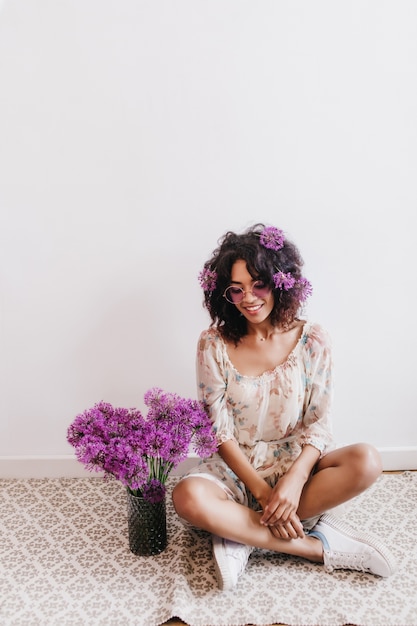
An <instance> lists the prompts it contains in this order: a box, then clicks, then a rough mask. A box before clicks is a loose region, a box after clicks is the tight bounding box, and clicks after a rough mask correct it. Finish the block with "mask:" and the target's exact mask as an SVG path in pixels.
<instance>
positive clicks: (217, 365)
mask: <svg viewBox="0 0 417 626" xmlns="http://www.w3.org/2000/svg"><path fill="white" fill-rule="evenodd" d="M331 374H332V357H331V344H330V338H329V335H328V334H327V332H326V331H325V330H324V329H323V328H322V327H321V326H319V325H318V324H313V323H310V322H305V324H304V327H303V329H302V333H301V337H300V339H299V340H298V342H297V344H296V346H295V348H294V349H293V350H292V352H291V353H290V354H289V356H288V357H287V359H286V360H285V362H284V363H282V364H280V365H278V366H277V367H275V369H273V370H272V371H267V372H264V373H263V374H262V375H261V376H244V375H242V374H240V373H239V372H238V371H237V370H236V368H235V367H234V366H233V364H232V362H231V361H230V359H229V355H228V352H227V346H226V344H225V342H224V341H223V339H222V337H221V335H220V333H219V332H218V331H217V330H216V329H213V328H211V329H208V330H205V331H203V332H202V333H201V335H200V338H199V342H198V349H197V381H198V391H199V397H200V399H201V400H203V401H204V402H205V403H206V405H207V407H208V409H209V412H210V416H211V419H212V422H213V425H214V428H215V431H216V435H217V439H218V442H219V443H222V442H224V441H227V440H229V439H234V440H235V441H236V442H237V443H238V444H239V446H240V448H241V450H242V451H243V452H244V453H245V454H246V456H247V457H248V459H249V460H250V462H251V464H252V465H253V466H254V467H255V468H256V470H257V471H258V472H259V473H260V474H261V475H262V476H263V477H265V478H266V477H271V478H272V476H273V475H275V477H278V476H279V475H282V474H283V473H285V471H286V470H287V469H288V467H289V466H290V465H291V464H292V462H293V461H294V460H295V458H296V457H297V456H298V455H299V453H300V451H301V448H302V446H304V445H306V444H310V445H312V446H314V447H315V448H317V449H318V450H319V451H320V455H321V456H322V455H323V454H324V453H325V452H326V451H328V450H329V449H331V448H332V447H333V439H332V433H331V425H330V414H329V413H330V404H331V398H332V375H331ZM213 460H214V459H212V460H211V462H210V468H208V464H207V465H206V468H204V467H201V466H200V467H199V469H198V471H199V472H205V471H207V469H210V470H212V469H213ZM218 461H219V462H221V459H220V457H219V458H218ZM219 469H220V468H219ZM220 474H224V471H221V472H220ZM219 478H220V476H219ZM221 480H224V476H222V478H221Z"/></svg>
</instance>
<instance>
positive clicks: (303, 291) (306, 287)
mask: <svg viewBox="0 0 417 626" xmlns="http://www.w3.org/2000/svg"><path fill="white" fill-rule="evenodd" d="M296 286H297V289H298V292H299V299H300V302H305V301H306V300H307V298H308V297H309V296H311V294H312V293H313V287H312V286H311V283H310V281H308V280H307V278H300V279H299V280H297V285H296Z"/></svg>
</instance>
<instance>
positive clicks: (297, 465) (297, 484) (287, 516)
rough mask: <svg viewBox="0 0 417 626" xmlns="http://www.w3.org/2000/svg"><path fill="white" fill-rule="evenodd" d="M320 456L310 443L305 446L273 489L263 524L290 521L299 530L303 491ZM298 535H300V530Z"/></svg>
mask: <svg viewBox="0 0 417 626" xmlns="http://www.w3.org/2000/svg"><path fill="white" fill-rule="evenodd" d="M319 458H320V451H319V450H317V449H316V448H314V447H313V446H310V445H306V446H304V447H303V449H302V451H301V454H300V456H299V457H298V458H297V460H296V461H294V463H293V465H292V466H291V467H290V469H289V470H288V471H287V473H286V474H285V475H284V476H283V477H282V478H280V479H279V480H278V482H277V484H276V485H275V487H274V488H273V489H272V491H271V494H270V497H269V499H268V502H267V504H266V506H265V508H264V512H263V515H262V517H261V523H262V524H265V525H266V526H275V525H283V524H287V523H288V522H289V523H290V524H291V525H292V526H293V528H298V530H299V528H300V520H299V518H298V516H297V509H298V506H299V503H300V498H301V492H302V490H303V487H304V485H305V484H306V482H307V481H308V479H309V477H310V475H311V472H312V470H313V467H314V466H315V464H316V463H317V461H318V460H319ZM294 525H295V526H294ZM297 536H300V535H299V533H298V532H297ZM301 536H302V535H301Z"/></svg>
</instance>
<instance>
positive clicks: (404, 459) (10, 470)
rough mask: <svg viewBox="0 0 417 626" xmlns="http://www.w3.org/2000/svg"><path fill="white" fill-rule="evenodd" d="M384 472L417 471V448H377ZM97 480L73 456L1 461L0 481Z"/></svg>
mask: <svg viewBox="0 0 417 626" xmlns="http://www.w3.org/2000/svg"><path fill="white" fill-rule="evenodd" d="M379 452H380V453H381V457H382V465H383V468H384V471H401V470H417V446H409V447H397V448H379ZM197 463H198V457H197V456H192V455H190V457H189V458H188V459H186V460H185V461H184V462H183V463H181V464H180V465H179V466H178V467H177V468H176V469H175V470H174V471H173V475H177V476H181V475H182V474H184V473H185V472H187V471H188V470H189V469H191V468H192V467H193V466H194V465H196V464H197ZM91 476H100V474H99V473H97V474H96V473H95V472H88V471H87V470H85V469H84V467H83V466H82V465H81V463H79V462H78V461H77V460H76V458H75V456H73V455H70V454H68V455H61V456H3V457H0V478H85V477H91Z"/></svg>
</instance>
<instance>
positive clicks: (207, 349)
mask: <svg viewBox="0 0 417 626" xmlns="http://www.w3.org/2000/svg"><path fill="white" fill-rule="evenodd" d="M222 352H223V341H222V339H221V337H220V335H219V334H218V333H217V332H216V331H214V330H205V331H203V332H202V333H201V335H200V338H199V341H198V346H197V359H196V366H197V367H196V369H197V393H198V398H199V400H201V401H202V402H203V403H204V405H205V406H206V408H207V410H208V412H209V415H210V419H211V421H212V423H213V428H214V431H215V433H216V437H217V443H218V445H220V444H221V443H224V442H225V441H228V440H229V439H233V440H235V441H236V438H235V435H234V424H233V416H232V414H231V411H228V408H227V402H226V389H227V383H228V377H229V372H228V369H227V367H226V366H225V363H224V358H223V354H222Z"/></svg>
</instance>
